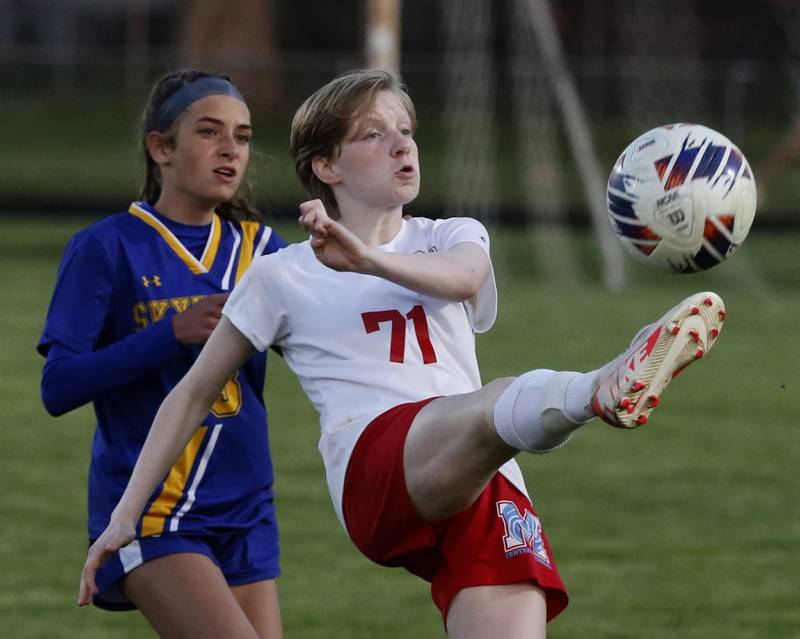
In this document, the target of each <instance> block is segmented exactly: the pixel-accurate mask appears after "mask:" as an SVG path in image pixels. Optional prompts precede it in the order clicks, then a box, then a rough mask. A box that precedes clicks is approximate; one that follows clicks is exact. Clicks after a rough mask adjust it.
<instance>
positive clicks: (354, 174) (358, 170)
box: [329, 91, 420, 210]
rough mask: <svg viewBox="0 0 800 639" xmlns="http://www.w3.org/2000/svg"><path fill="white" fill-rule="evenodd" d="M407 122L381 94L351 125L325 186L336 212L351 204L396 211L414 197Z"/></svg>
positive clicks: (415, 164) (414, 165) (414, 163)
mask: <svg viewBox="0 0 800 639" xmlns="http://www.w3.org/2000/svg"><path fill="white" fill-rule="evenodd" d="M411 127H412V124H411V118H410V116H409V114H408V111H406V109H405V107H404V106H403V105H402V103H401V102H400V100H399V99H398V98H397V96H396V95H395V94H394V93H392V92H391V91H381V92H380V93H378V94H377V95H376V97H375V102H374V103H373V105H372V107H371V108H370V109H369V110H368V111H366V112H365V113H364V115H363V116H361V117H360V118H358V119H357V120H356V121H355V122H353V124H352V126H351V127H350V131H349V132H348V134H347V137H346V139H345V140H344V141H343V142H342V143H341V144H340V145H339V153H338V156H335V157H334V158H332V159H331V160H330V166H331V170H332V176H333V177H332V179H331V182H329V183H330V184H331V186H332V187H333V189H334V194H335V195H336V200H337V203H338V204H339V208H340V210H343V209H347V208H348V206H350V205H352V204H354V203H355V204H360V205H361V206H367V207H370V208H380V209H387V208H390V209H391V208H397V207H402V206H403V205H404V204H408V203H409V202H411V201H412V200H414V199H415V198H416V197H417V195H418V194H419V181H420V172H419V157H418V154H417V144H416V142H414V138H413V133H414V132H413V130H412V128H411Z"/></svg>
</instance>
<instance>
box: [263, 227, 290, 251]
mask: <svg viewBox="0 0 800 639" xmlns="http://www.w3.org/2000/svg"><path fill="white" fill-rule="evenodd" d="M271 231H272V232H271V233H270V236H269V240H267V245H266V246H265V247H264V253H263V254H264V255H269V254H270V253H275V252H277V251H279V250H280V249H282V248H285V247H286V246H288V245H287V244H286V240H284V239H283V238H282V237H281V236H280V234H279V233H278V232H277V231H276V230H275V229H271Z"/></svg>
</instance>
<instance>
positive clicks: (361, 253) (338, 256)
mask: <svg viewBox="0 0 800 639" xmlns="http://www.w3.org/2000/svg"><path fill="white" fill-rule="evenodd" d="M299 222H300V226H302V227H303V228H304V229H306V230H307V231H308V232H309V233H311V240H310V243H311V248H312V249H313V250H314V255H316V256H317V259H318V260H319V261H320V262H322V263H323V264H324V265H325V266H327V267H328V268H332V269H334V270H336V271H355V272H357V273H365V272H367V265H368V262H369V254H370V248H369V247H368V246H367V245H366V244H364V242H362V241H361V239H359V238H358V236H357V235H356V234H355V233H353V232H352V231H350V230H348V229H347V227H345V226H344V225H343V224H341V223H340V222H337V221H336V220H332V219H331V218H329V217H328V213H327V212H326V211H325V206H324V205H323V204H322V202H321V201H320V200H309V201H308V202H303V203H302V204H301V205H300V219H299Z"/></svg>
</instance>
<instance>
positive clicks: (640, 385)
mask: <svg viewBox="0 0 800 639" xmlns="http://www.w3.org/2000/svg"><path fill="white" fill-rule="evenodd" d="M644 387H645V384H643V383H642V382H635V383H634V385H633V386H631V390H632V391H633V392H634V393H635V392H638V391H640V390H642V389H643V388H644Z"/></svg>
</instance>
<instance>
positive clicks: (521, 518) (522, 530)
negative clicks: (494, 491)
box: [497, 500, 550, 568]
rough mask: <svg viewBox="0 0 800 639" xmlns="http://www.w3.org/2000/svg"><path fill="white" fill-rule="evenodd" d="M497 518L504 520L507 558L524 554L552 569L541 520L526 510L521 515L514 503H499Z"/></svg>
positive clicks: (504, 541)
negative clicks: (543, 537)
mask: <svg viewBox="0 0 800 639" xmlns="http://www.w3.org/2000/svg"><path fill="white" fill-rule="evenodd" d="M497 516H498V517H500V519H502V520H503V528H504V529H505V534H504V535H503V549H504V550H505V553H506V557H516V556H517V555H520V554H522V553H529V554H531V555H533V557H534V559H536V561H538V562H539V563H540V564H543V565H545V566H547V567H548V568H550V557H548V556H547V550H546V549H545V547H544V539H542V524H541V522H540V521H539V518H538V517H537V516H536V515H534V514H533V513H532V512H530V511H528V510H527V509H525V514H524V515H521V514H520V512H519V509H518V508H517V505H516V504H515V503H514V502H513V501H506V500H503V501H498V502H497Z"/></svg>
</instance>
